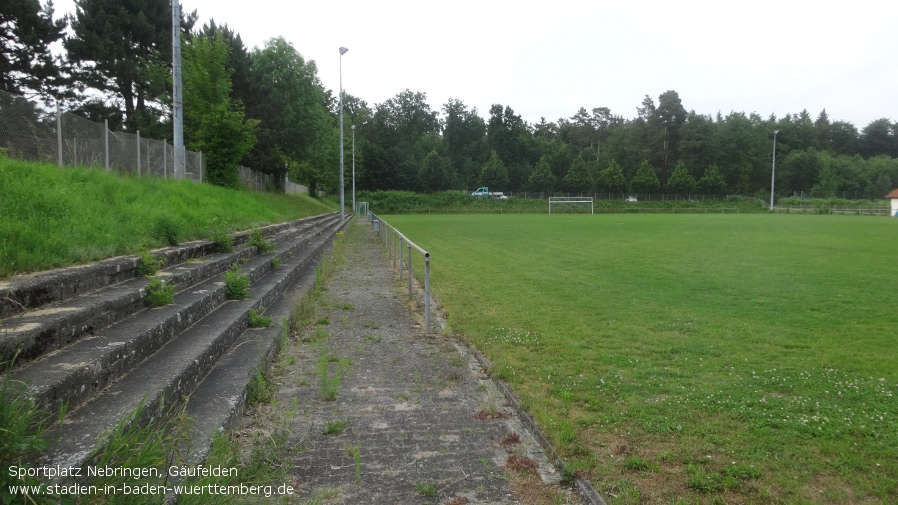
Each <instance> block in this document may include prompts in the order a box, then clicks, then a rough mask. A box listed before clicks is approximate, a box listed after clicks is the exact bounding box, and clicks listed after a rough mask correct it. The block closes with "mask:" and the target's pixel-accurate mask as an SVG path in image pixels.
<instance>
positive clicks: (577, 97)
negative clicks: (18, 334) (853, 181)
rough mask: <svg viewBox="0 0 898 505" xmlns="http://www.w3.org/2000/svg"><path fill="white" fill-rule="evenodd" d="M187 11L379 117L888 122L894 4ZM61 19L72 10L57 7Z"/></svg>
mask: <svg viewBox="0 0 898 505" xmlns="http://www.w3.org/2000/svg"><path fill="white" fill-rule="evenodd" d="M536 4H537V3H536V2H530V3H527V2H520V1H517V2H510V1H493V0H479V1H471V0H456V1H454V2H440V3H439V4H437V3H435V2H422V1H421V0H414V1H413V0H380V1H372V0H366V1H357V0H342V1H340V2H323V1H316V2H302V1H300V2H292V1H286V0H280V1H275V0H253V1H244V2H237V1H229V0H184V1H183V3H182V5H183V8H184V10H185V11H192V10H194V9H195V10H196V11H197V13H198V14H199V22H198V26H201V25H202V24H204V23H206V22H208V21H209V19H214V20H215V21H216V23H218V24H227V25H228V26H229V27H230V28H231V29H232V30H234V31H236V32H238V33H239V34H240V36H241V37H242V39H243V41H244V43H245V44H246V45H247V47H248V48H250V49H252V48H253V47H262V46H264V44H265V41H266V40H267V39H269V38H271V37H277V36H283V37H284V38H285V39H287V40H288V41H289V42H291V43H292V44H293V46H294V47H295V48H296V50H297V51H298V52H299V53H300V54H301V55H302V56H303V57H304V58H305V59H306V60H314V61H315V63H316V64H317V66H318V75H319V77H320V78H321V81H322V83H323V84H324V86H325V87H326V88H328V89H331V90H333V91H334V94H335V95H336V92H337V90H338V89H339V80H340V56H339V54H340V53H339V47H340V46H345V47H347V48H349V52H347V53H346V54H345V55H344V56H343V57H342V60H343V61H342V74H343V87H344V90H345V91H346V92H347V93H351V94H353V95H355V96H357V97H359V98H361V99H362V100H365V101H367V102H368V104H369V105H370V106H372V107H373V106H374V105H375V104H378V103H382V102H384V101H386V100H387V99H389V98H392V97H394V96H396V95H397V94H398V93H400V92H401V91H403V90H405V89H410V90H412V91H416V92H417V91H420V92H423V93H426V94H427V101H428V103H429V104H430V106H431V108H433V109H434V110H440V109H441V108H442V106H443V104H445V103H446V101H447V100H448V99H449V98H455V99H459V100H461V101H462V102H464V103H465V104H466V105H467V106H468V107H469V108H473V107H476V108H477V110H478V112H479V113H480V115H481V116H482V117H484V118H485V119H486V118H488V115H489V108H490V106H491V105H492V104H495V103H499V104H502V105H503V106H510V107H511V108H512V109H514V111H515V113H517V114H519V115H520V116H522V117H523V119H524V120H526V121H528V122H530V123H537V122H539V121H540V118H541V117H545V118H546V120H547V121H556V120H557V119H558V118H560V117H565V118H569V117H571V116H573V115H574V114H575V113H576V112H577V110H578V109H579V108H580V107H585V108H586V109H587V110H588V111H589V110H591V109H593V108H595V107H608V108H609V109H611V112H612V114H615V115H620V116H623V117H625V118H634V117H636V108H637V107H638V106H640V104H641V102H642V100H643V97H644V96H645V95H649V96H651V97H652V98H653V99H654V100H655V103H656V104H657V101H658V96H659V95H660V94H662V93H664V92H665V91H667V90H675V91H677V93H679V96H680V99H681V100H682V102H683V106H684V107H685V108H686V110H694V111H695V112H697V113H699V114H706V115H716V114H717V113H718V112H720V113H722V114H723V115H726V114H728V113H730V112H732V111H737V112H738V111H741V112H745V113H746V114H748V113H752V112H757V113H758V114H760V115H761V116H762V117H763V118H765V119H766V118H767V117H768V116H770V115H771V114H775V115H776V116H777V117H782V116H784V115H785V114H787V113H798V112H800V111H801V110H802V109H807V110H808V112H809V113H810V114H811V116H812V118H814V119H816V118H817V116H818V114H819V113H820V111H821V110H822V109H824V108H825V109H826V112H827V113H828V115H829V117H830V120H833V121H834V120H842V121H848V122H850V123H852V124H854V125H855V126H856V127H857V128H858V130H862V129H863V128H864V127H865V126H867V125H868V124H869V123H870V122H871V121H874V120H876V119H879V118H883V117H885V118H889V119H890V120H892V121H898V97H896V91H898V2H892V1H884V0H855V1H852V2H838V3H836V2H819V1H809V0H808V1H794V0H775V1H770V0H755V1H753V2H739V3H735V2H721V1H719V0H717V1H698V0H680V1H679V2H673V1H670V0H665V1H655V0H648V1H646V0H644V1H641V2H625V1H616V2H611V1H602V2H599V1H588V0H552V1H548V2H540V3H539V4H540V5H541V6H540V7H535V5H536ZM55 6H56V13H57V15H61V14H62V13H65V12H72V11H74V0H56V1H55Z"/></svg>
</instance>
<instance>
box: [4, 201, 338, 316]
mask: <svg viewBox="0 0 898 505" xmlns="http://www.w3.org/2000/svg"><path fill="white" fill-rule="evenodd" d="M334 215H335V213H331V214H322V215H319V216H312V217H307V218H302V219H298V220H295V221H289V222H286V223H279V224H275V225H270V226H264V227H261V228H260V230H262V233H263V234H266V235H271V234H275V233H278V232H280V231H281V230H283V229H287V228H291V227H295V226H297V225H299V224H302V223H314V222H316V221H319V220H322V219H328V218H332V217H333V216H334ZM250 233H251V231H242V232H237V233H234V234H232V237H234V244H235V245H241V244H243V243H245V242H246V241H247V238H248V237H249V235H250ZM213 252H215V244H213V243H212V242H210V241H208V240H200V241H195V242H187V243H184V244H181V245H178V246H174V247H166V248H162V249H156V250H154V251H151V253H152V254H153V255H155V256H157V257H160V258H162V259H164V260H165V264H166V265H175V264H179V263H183V262H185V261H188V260H190V259H192V258H197V257H200V256H205V255H206V254H211V253H213ZM139 263H140V258H139V257H138V256H119V257H116V258H110V259H106V260H101V261H97V262H94V263H91V264H88V265H80V266H75V267H67V268H60V269H56V270H49V271H44V272H37V273H34V274H27V275H18V276H14V277H13V278H11V279H7V280H0V293H3V297H2V298H0V318H8V317H12V316H14V315H16V314H20V313H22V312H24V311H26V310H33V309H37V308H40V307H43V306H45V305H48V304H51V303H58V302H62V301H65V300H69V299H71V298H74V297H77V296H81V295H83V294H85V293H90V292H92V291H95V290H97V289H101V288H104V287H107V286H111V285H113V284H117V283H119V282H123V281H126V280H128V279H134V278H136V277H139V275H138V274H137V267H138V265H139Z"/></svg>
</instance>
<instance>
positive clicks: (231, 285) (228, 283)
mask: <svg viewBox="0 0 898 505" xmlns="http://www.w3.org/2000/svg"><path fill="white" fill-rule="evenodd" d="M225 287H226V288H227V290H228V299H230V300H243V299H246V298H249V277H247V276H246V274H245V273H243V268H241V267H240V265H239V264H237V263H232V264H231V266H230V267H229V268H228V270H227V272H225Z"/></svg>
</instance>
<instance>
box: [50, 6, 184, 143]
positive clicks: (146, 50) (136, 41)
mask: <svg viewBox="0 0 898 505" xmlns="http://www.w3.org/2000/svg"><path fill="white" fill-rule="evenodd" d="M75 6H76V9H75V14H74V16H73V18H72V31H73V35H72V36H71V37H69V38H67V39H66V40H65V42H64V45H65V48H66V50H67V51H68V54H69V60H70V61H71V62H72V63H73V64H75V65H77V67H76V69H75V76H76V78H77V79H78V80H79V81H80V82H81V83H82V84H83V85H85V86H87V87H89V88H93V89H96V90H98V91H100V92H102V93H104V94H105V95H106V97H107V99H109V100H111V101H113V102H118V103H119V106H120V107H123V108H124V112H125V121H124V122H125V126H126V127H127V128H128V129H129V130H132V131H133V130H139V129H143V130H144V131H146V130H147V129H149V128H151V127H153V126H156V125H157V124H158V121H159V118H160V117H162V116H164V115H166V114H167V111H168V108H169V107H168V105H167V104H168V102H169V96H170V92H171V76H170V74H171V53H172V49H171V47H172V46H171V24H172V23H171V3H170V2H169V1H168V0H131V1H128V2H122V1H121V0H76V2H75ZM181 17H182V19H181V28H182V30H183V31H184V32H187V33H189V31H190V29H191V28H192V26H193V23H194V22H195V21H196V12H195V11H194V12H193V13H191V14H190V15H188V16H187V17H186V18H185V17H184V16H183V14H182V16H181Z"/></svg>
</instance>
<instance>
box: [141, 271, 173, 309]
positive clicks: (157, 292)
mask: <svg viewBox="0 0 898 505" xmlns="http://www.w3.org/2000/svg"><path fill="white" fill-rule="evenodd" d="M147 300H148V301H149V302H150V303H152V304H153V307H162V306H165V305H168V304H169V303H172V302H174V301H175V283H174V282H171V281H165V280H162V279H160V278H159V277H153V280H152V281H150V283H149V284H148V285H147Z"/></svg>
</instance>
